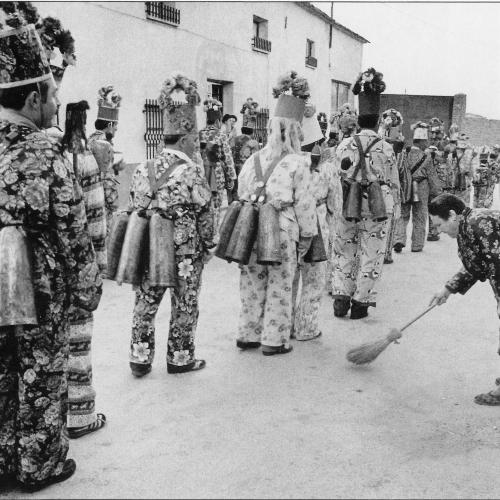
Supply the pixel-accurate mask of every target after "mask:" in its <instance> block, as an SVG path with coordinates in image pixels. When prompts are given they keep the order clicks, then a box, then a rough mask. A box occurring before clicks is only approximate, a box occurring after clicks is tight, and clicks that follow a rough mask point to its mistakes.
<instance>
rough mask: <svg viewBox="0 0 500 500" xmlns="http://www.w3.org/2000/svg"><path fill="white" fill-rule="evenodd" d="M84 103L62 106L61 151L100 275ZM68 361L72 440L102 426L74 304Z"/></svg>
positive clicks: (101, 228) (89, 316)
mask: <svg viewBox="0 0 500 500" xmlns="http://www.w3.org/2000/svg"><path fill="white" fill-rule="evenodd" d="M88 109H90V107H89V104H88V102H87V101H78V102H70V103H68V104H67V105H66V123H65V127H64V130H65V132H64V137H63V139H62V145H63V148H64V149H66V150H67V151H68V154H69V157H70V159H71V160H72V163H73V169H74V172H75V175H76V179H77V181H78V182H79V184H80V186H81V188H82V191H83V200H84V205H85V213H86V217H87V222H88V227H89V232H90V237H91V239H92V245H93V247H94V251H95V254H96V261H97V264H98V266H99V271H100V273H101V275H105V272H106V262H107V253H106V209H105V198H104V187H103V182H102V177H101V171H100V169H99V166H98V165H97V162H96V160H95V158H94V155H93V154H92V153H91V151H90V150H89V149H88V147H87V138H86V133H85V126H86V123H87V110H88ZM69 314H70V328H69V362H68V423H67V428H68V435H69V437H70V438H72V439H76V438H79V437H82V436H85V435H86V434H89V433H91V432H95V431H97V430H99V429H101V428H102V427H104V425H105V423H106V417H105V415H104V414H103V413H97V414H96V412H95V397H96V392H95V389H94V387H93V384H92V359H91V343H92V331H93V327H94V317H93V313H92V312H89V311H87V310H85V309H83V308H81V307H78V306H77V305H76V304H72V305H71V307H70V310H69Z"/></svg>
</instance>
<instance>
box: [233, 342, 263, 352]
mask: <svg viewBox="0 0 500 500" xmlns="http://www.w3.org/2000/svg"><path fill="white" fill-rule="evenodd" d="M236 347H239V348H240V349H243V350H245V349H257V348H259V347H260V342H245V341H244V340H237V341H236Z"/></svg>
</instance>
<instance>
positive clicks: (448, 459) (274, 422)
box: [0, 197, 500, 498]
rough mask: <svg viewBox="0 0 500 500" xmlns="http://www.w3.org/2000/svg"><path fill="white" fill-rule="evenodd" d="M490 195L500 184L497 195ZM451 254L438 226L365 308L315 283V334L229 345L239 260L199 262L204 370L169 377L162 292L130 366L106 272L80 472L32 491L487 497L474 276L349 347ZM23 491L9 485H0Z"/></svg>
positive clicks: (493, 342) (437, 279) (484, 331)
mask: <svg viewBox="0 0 500 500" xmlns="http://www.w3.org/2000/svg"><path fill="white" fill-rule="evenodd" d="M496 206H498V197H497V199H496ZM458 267H459V261H458V257H457V252H456V242H455V241H454V240H451V239H450V238H448V237H447V236H442V237H441V240H440V241H439V242H435V243H434V242H433V243H427V244H426V246H425V249H424V251H423V252H422V253H418V254H412V253H410V252H409V251H407V249H405V250H404V251H403V253H402V254H400V255H396V256H395V262H394V264H392V265H386V266H384V275H383V277H382V280H381V283H380V287H379V298H378V306H377V308H375V309H370V316H369V317H368V318H366V319H364V320H358V321H352V320H349V319H338V318H334V316H333V312H332V301H331V298H330V297H329V296H328V295H325V297H324V299H323V303H322V308H321V321H320V324H321V327H322V330H323V336H322V338H320V339H318V340H314V341H311V342H295V343H294V347H295V350H294V351H293V352H292V353H291V354H289V355H285V356H275V357H264V356H262V354H261V353H260V352H259V351H257V352H241V351H239V350H238V349H237V348H236V347H235V332H236V327H237V319H238V308H239V302H238V269H237V267H236V266H235V265H234V264H231V265H230V264H227V263H225V262H223V261H220V260H218V259H214V260H213V261H212V262H211V263H210V264H209V265H208V267H207V268H206V270H205V272H204V284H203V289H202V293H201V313H200V321H199V327H198V335H197V355H198V357H201V358H204V359H206V360H207V368H206V369H205V370H203V371H201V372H196V373H188V374H180V375H168V374H167V371H166V364H165V352H166V340H167V330H168V319H169V309H170V306H169V303H168V302H169V301H168V300H165V301H164V303H163V304H162V306H161V308H160V311H159V314H158V317H157V323H156V324H157V358H156V360H155V363H154V366H153V371H152V372H151V373H150V374H149V375H148V376H147V377H145V378H143V379H135V378H134V377H133V376H132V375H131V373H130V370H129V367H128V358H127V355H128V343H129V336H130V323H131V315H132V306H133V300H134V295H133V293H132V291H131V288H130V286H129V285H124V286H122V287H119V286H117V285H116V283H114V282H110V281H107V282H106V283H105V290H104V296H103V300H102V303H101V306H100V308H99V310H98V311H97V314H96V320H95V333H94V342H93V359H94V377H95V387H96V389H97V395H98V397H97V408H98V411H101V412H104V413H105V414H106V416H107V418H108V425H107V426H106V427H105V428H104V429H103V430H101V431H99V432H97V433H95V434H93V435H89V436H86V437H84V438H82V439H79V440H76V441H72V442H71V450H70V456H71V457H73V458H75V460H76V461H77V471H76V473H75V475H74V476H73V477H72V478H71V479H70V480H68V481H66V482H64V483H62V484H59V485H55V486H52V487H50V488H48V489H46V490H44V491H42V492H40V493H38V494H36V496H35V495H34V496H35V497H36V498H140V497H142V498H216V497H217V498H231V497H233V498H325V497H329V498H349V497H355V498H450V497H452V498H495V497H497V496H498V491H500V475H499V474H498V470H499V467H500V429H499V428H500V408H494V407H484V406H478V405H476V404H474V403H473V397H474V395H476V394H478V393H479V392H484V391H488V390H490V389H491V388H492V386H493V381H494V378H495V377H496V376H500V363H499V361H500V360H499V357H498V355H497V353H496V351H497V347H498V326H499V324H498V318H497V315H496V308H495V300H494V298H493V294H492V292H491V290H490V288H489V285H488V284H487V283H478V284H477V285H476V286H475V287H474V288H473V289H472V290H470V292H469V293H468V294H467V295H466V296H452V297H451V298H450V299H449V301H448V303H447V304H445V305H443V306H441V307H439V308H436V309H434V310H433V311H431V312H430V313H429V314H428V315H427V316H425V317H424V318H422V319H421V320H420V321H419V322H417V323H416V324H415V325H413V326H412V327H410V328H409V329H408V330H407V332H406V334H405V335H404V337H403V339H402V341H401V344H400V345H391V346H390V347H389V348H388V349H387V351H386V352H384V353H383V354H382V355H381V356H380V357H379V358H378V359H377V360H376V361H375V362H374V363H373V364H372V365H369V366H367V367H353V366H350V365H349V363H348V362H347V361H346V359H345V354H346V352H347V350H348V349H349V348H351V347H352V346H355V345H357V344H359V343H361V342H364V341H367V340H371V339H376V338H379V337H380V336H383V335H385V334H386V333H387V332H388V330H389V328H391V327H393V326H400V325H402V324H404V323H405V322H406V321H407V320H409V319H410V318H412V317H413V316H415V315H416V314H417V313H418V312H420V311H421V310H423V309H424V308H425V307H426V306H427V304H428V301H429V299H430V297H431V295H432V293H433V292H434V291H437V290H438V289H440V288H441V286H442V284H443V283H444V281H445V280H446V279H447V278H448V277H449V276H451V274H452V273H453V272H454V271H455V270H457V269H458ZM7 497H9V498H21V496H20V494H19V493H18V492H10V493H8V494H3V495H1V494H0V498H7Z"/></svg>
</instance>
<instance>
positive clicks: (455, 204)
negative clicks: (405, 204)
mask: <svg viewBox="0 0 500 500" xmlns="http://www.w3.org/2000/svg"><path fill="white" fill-rule="evenodd" d="M450 210H453V211H454V212H455V213H456V214H457V215H459V214H461V213H462V212H463V211H464V210H465V203H464V202H463V201H462V200H461V199H460V198H458V197H457V196H455V195H453V194H449V193H443V194H440V195H438V196H436V197H435V198H433V199H432V200H431V202H430V203H429V213H430V214H431V215H434V216H437V217H441V219H443V220H448V219H449V217H450Z"/></svg>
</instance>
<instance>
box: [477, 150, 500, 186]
mask: <svg viewBox="0 0 500 500" xmlns="http://www.w3.org/2000/svg"><path fill="white" fill-rule="evenodd" d="M475 160H476V161H474V162H473V168H474V176H473V181H472V184H473V185H474V186H491V185H493V184H496V183H497V182H499V181H500V164H499V163H498V161H497V160H492V159H488V160H487V161H486V162H485V163H480V162H479V155H477V156H476V159H475Z"/></svg>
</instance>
